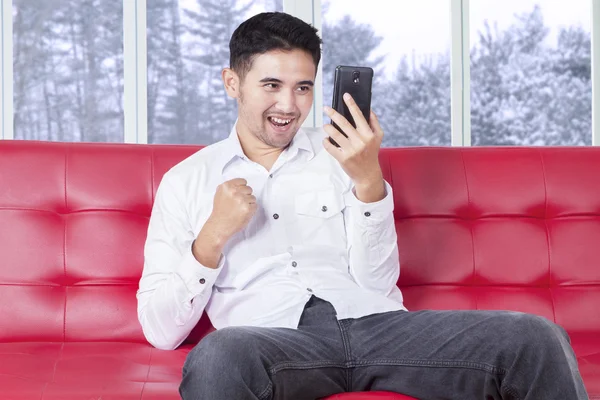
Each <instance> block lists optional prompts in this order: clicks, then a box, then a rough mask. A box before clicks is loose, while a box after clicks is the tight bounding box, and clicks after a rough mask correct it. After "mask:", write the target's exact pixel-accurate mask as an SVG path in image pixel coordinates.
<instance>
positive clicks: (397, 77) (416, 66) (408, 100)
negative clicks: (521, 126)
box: [323, 0, 451, 146]
mask: <svg viewBox="0 0 600 400" xmlns="http://www.w3.org/2000/svg"><path fill="white" fill-rule="evenodd" d="M392 3H393V6H391V4H392ZM449 3H450V2H449V1H441V0H419V1H410V2H409V1H402V2H399V1H395V2H390V1H389V0H369V1H368V5H369V6H368V7H365V2H364V1H363V0H329V1H323V96H324V98H323V103H324V104H326V105H330V104H331V100H332V92H333V76H334V71H335V67H336V66H337V65H358V66H361V65H364V66H369V67H371V68H373V69H374V70H375V81H374V83H373V95H372V101H371V103H372V104H371V108H372V109H373V111H374V112H375V113H376V114H377V116H378V117H379V120H380V122H381V124H382V126H383V129H384V132H385V137H384V142H383V145H384V146H418V145H449V144H450V138H451V135H450V5H449ZM323 121H324V122H325V123H329V118H328V117H326V116H324V117H323Z"/></svg>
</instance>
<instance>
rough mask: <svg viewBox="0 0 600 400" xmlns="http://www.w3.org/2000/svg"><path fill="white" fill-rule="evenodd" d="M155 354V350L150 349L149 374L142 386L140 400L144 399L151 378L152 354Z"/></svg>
mask: <svg viewBox="0 0 600 400" xmlns="http://www.w3.org/2000/svg"><path fill="white" fill-rule="evenodd" d="M153 353H154V348H152V347H151V348H150V356H149V357H148V372H147V373H146V379H145V380H144V384H143V385H142V390H141V391H140V400H142V399H143V398H144V389H146V383H148V378H150V370H151V369H152V354H153Z"/></svg>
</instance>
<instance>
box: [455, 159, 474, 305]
mask: <svg viewBox="0 0 600 400" xmlns="http://www.w3.org/2000/svg"><path fill="white" fill-rule="evenodd" d="M459 153H460V160H461V161H462V166H463V173H464V174H465V188H466V190H467V210H470V209H471V191H470V190H469V178H468V177H467V164H466V163H465V157H464V150H463V149H461V150H460V152H459ZM467 220H468V221H471V223H470V224H469V233H470V234H471V246H472V249H473V252H472V253H471V256H472V258H473V259H472V261H473V273H472V278H471V279H472V284H476V283H477V282H476V281H475V235H473V223H472V222H473V218H468V219H467ZM475 309H477V296H475Z"/></svg>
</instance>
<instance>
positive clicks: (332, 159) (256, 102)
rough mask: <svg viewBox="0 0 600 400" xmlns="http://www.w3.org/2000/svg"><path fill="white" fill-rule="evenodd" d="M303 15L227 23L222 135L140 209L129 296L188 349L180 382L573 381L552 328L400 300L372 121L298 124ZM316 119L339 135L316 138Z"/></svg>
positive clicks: (305, 83) (310, 82) (164, 334)
mask: <svg viewBox="0 0 600 400" xmlns="http://www.w3.org/2000/svg"><path fill="white" fill-rule="evenodd" d="M320 44H321V42H320V39H319V37H318V36H317V33H316V30H315V29H314V28H312V27H311V26H310V25H308V24H306V23H304V22H302V21H301V20H299V19H297V18H294V17H292V16H289V15H287V14H284V13H264V14H259V15H257V16H255V17H252V18H250V19H249V20H247V21H245V22H244V23H243V24H241V25H240V26H239V27H238V29H237V30H236V31H235V32H234V34H233V36H232V38H231V42H230V50H231V59H230V68H226V69H224V70H223V73H222V78H223V82H224V85H225V90H226V91H227V93H228V94H229V95H230V96H231V97H233V98H235V99H237V103H238V110H239V111H238V121H237V123H236V125H235V127H234V128H233V130H232V132H231V135H230V136H229V138H227V139H225V140H223V141H221V142H219V143H216V144H214V145H211V146H208V147H206V148H204V149H202V150H201V151H199V152H197V153H196V154H194V155H192V156H191V157H189V158H188V159H186V160H184V161H183V162H181V163H180V164H178V165H177V166H175V167H174V168H172V169H171V170H170V171H169V172H167V173H166V174H165V176H164V178H163V180H162V182H161V184H160V187H159V189H158V192H157V196H156V201H155V204H154V208H153V211H152V216H151V219H150V226H149V230H148V238H147V242H146V247H145V266H144V272H143V276H142V278H141V281H140V288H139V292H138V300H139V307H138V314H139V319H140V322H141V324H142V327H143V330H144V333H145V335H146V337H147V339H148V341H149V342H150V343H152V344H153V345H154V346H156V347H158V348H161V349H174V348H176V347H177V346H179V345H180V344H181V342H182V341H183V340H185V338H186V337H187V336H188V334H189V332H190V331H191V330H192V328H193V327H194V326H195V325H196V323H197V322H198V320H199V318H200V316H201V315H202V313H203V311H205V310H206V312H207V313H208V315H209V317H210V319H211V321H212V323H213V325H214V326H215V327H216V328H217V331H215V332H213V333H211V334H209V335H208V336H206V337H205V338H204V339H203V340H201V342H200V343H199V344H198V345H197V346H196V347H195V348H194V349H193V350H192V351H191V352H190V353H189V355H188V357H187V360H186V362H185V365H184V368H183V380H182V383H181V386H180V393H181V396H182V397H183V398H184V399H206V400H226V399H227V400H231V399H235V400H250V399H260V400H266V399H317V398H321V397H325V396H328V395H332V394H335V393H340V392H350V391H368V390H387V391H393V392H399V393H404V394H408V395H412V396H415V397H417V398H421V399H442V398H443V399H448V398H451V399H461V400H463V399H481V400H484V399H486V400H487V399H528V400H530V399H535V400H541V399H543V400H550V399H560V400H564V399H585V398H587V395H586V393H585V389H584V386H583V383H582V380H581V377H580V374H579V372H578V368H577V362H576V359H575V356H574V354H573V351H572V349H571V347H570V345H569V339H568V336H567V335H566V333H565V332H564V330H563V329H562V328H560V327H559V326H557V325H555V324H554V323H552V322H550V321H548V320H546V319H544V318H541V317H537V316H532V315H527V314H522V313H514V312H487V311H420V312H408V311H406V309H405V308H404V306H403V304H402V295H401V293H400V290H399V289H398V288H397V287H396V281H397V279H398V275H399V262H398V250H397V244H396V240H397V238H396V231H395V228H394V218H393V215H392V210H393V201H392V189H391V187H390V186H389V185H388V184H387V183H386V182H385V181H384V179H383V177H382V172H381V169H380V167H379V162H378V152H379V148H380V145H381V141H382V137H383V132H382V130H381V127H380V125H379V123H378V121H377V117H376V116H375V115H374V114H371V116H370V120H369V122H367V121H366V120H365V119H364V118H363V117H362V116H361V114H360V111H359V110H358V108H357V107H356V104H355V103H354V102H353V100H352V99H351V98H347V97H345V99H344V100H345V101H346V104H347V105H348V106H349V108H350V110H351V111H352V114H353V116H354V119H355V120H356V121H357V122H356V123H357V128H356V129H354V128H353V127H352V126H351V125H350V124H349V123H348V121H346V120H345V119H344V118H343V117H342V116H341V115H339V114H337V113H336V112H334V111H333V110H331V109H329V108H327V109H326V112H327V114H328V115H329V116H331V118H332V119H333V120H334V121H335V122H336V123H337V124H338V125H339V126H340V128H341V129H342V130H343V131H344V132H345V134H346V135H347V137H345V136H343V135H342V134H341V133H340V132H339V131H337V130H336V129H335V128H333V127H332V126H331V125H327V126H325V127H324V128H323V129H322V130H319V129H317V130H309V129H301V125H302V123H303V121H304V120H305V118H306V116H307V114H308V113H309V111H310V108H311V106H312V102H313V86H314V80H315V76H316V72H317V66H318V63H319V61H320ZM329 136H331V137H332V138H333V139H334V140H335V141H336V142H337V143H338V144H339V145H340V148H337V147H335V146H333V145H332V144H331V143H330V142H329V140H328V137H329Z"/></svg>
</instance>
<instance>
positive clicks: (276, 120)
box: [267, 117, 294, 127]
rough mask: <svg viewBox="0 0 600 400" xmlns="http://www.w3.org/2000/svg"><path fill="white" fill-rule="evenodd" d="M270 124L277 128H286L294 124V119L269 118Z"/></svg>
mask: <svg viewBox="0 0 600 400" xmlns="http://www.w3.org/2000/svg"><path fill="white" fill-rule="evenodd" d="M267 119H268V120H269V122H271V123H272V124H273V125H275V126H277V127H284V126H287V125H289V124H291V123H292V121H293V120H294V118H276V117H267Z"/></svg>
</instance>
